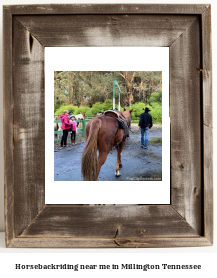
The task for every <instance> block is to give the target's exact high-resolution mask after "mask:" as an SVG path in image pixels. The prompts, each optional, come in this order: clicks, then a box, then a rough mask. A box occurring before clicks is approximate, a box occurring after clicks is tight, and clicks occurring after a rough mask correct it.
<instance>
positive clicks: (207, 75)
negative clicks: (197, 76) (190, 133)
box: [201, 5, 213, 242]
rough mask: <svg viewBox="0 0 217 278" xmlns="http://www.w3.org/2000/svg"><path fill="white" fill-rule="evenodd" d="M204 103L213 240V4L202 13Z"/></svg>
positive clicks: (207, 218) (208, 221)
mask: <svg viewBox="0 0 217 278" xmlns="http://www.w3.org/2000/svg"><path fill="white" fill-rule="evenodd" d="M201 20H202V28H201V29H202V69H201V71H202V78H203V90H202V104H203V114H202V117H201V118H202V121H203V146H202V147H203V160H204V161H203V163H204V174H203V179H204V180H203V182H204V199H203V201H204V234H205V236H206V237H207V239H208V240H209V241H210V242H213V131H212V129H213V114H212V111H213V110H212V109H213V102H212V42H211V38H212V36H211V6H210V5H207V6H206V10H205V11H204V12H203V14H202V18H201Z"/></svg>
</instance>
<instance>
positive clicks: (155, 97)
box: [148, 91, 162, 105]
mask: <svg viewBox="0 0 217 278" xmlns="http://www.w3.org/2000/svg"><path fill="white" fill-rule="evenodd" d="M153 102H157V103H159V104H162V92H161V91H159V92H154V93H152V94H151V96H150V98H149V100H148V103H149V105H152V103H153Z"/></svg>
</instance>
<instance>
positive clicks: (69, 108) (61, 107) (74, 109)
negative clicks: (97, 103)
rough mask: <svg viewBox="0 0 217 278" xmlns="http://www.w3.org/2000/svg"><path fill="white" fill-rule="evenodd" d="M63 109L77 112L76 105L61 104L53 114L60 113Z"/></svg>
mask: <svg viewBox="0 0 217 278" xmlns="http://www.w3.org/2000/svg"><path fill="white" fill-rule="evenodd" d="M64 110H69V111H70V112H71V113H72V114H75V115H76V114H78V113H77V110H78V107H77V106H73V105H64V104H63V105H61V106H60V108H59V109H57V110H56V111H55V112H54V114H55V115H61V114H62V113H63V111H64Z"/></svg>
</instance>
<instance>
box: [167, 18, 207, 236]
mask: <svg viewBox="0 0 217 278" xmlns="http://www.w3.org/2000/svg"><path fill="white" fill-rule="evenodd" d="M199 22H200V21H199V17H198V18H197V19H196V20H195V21H194V22H193V23H192V24H191V26H190V27H189V28H188V29H187V30H186V31H185V32H184V33H183V34H182V35H181V36H180V37H179V38H178V39H177V40H176V41H175V42H174V43H173V44H172V45H171V46H170V120H171V190H172V198H171V205H172V206H173V208H174V209H176V210H177V212H178V213H180V215H181V216H182V217H183V218H184V219H186V221H187V222H188V223H189V225H191V226H192V227H193V228H194V229H195V230H196V231H197V232H198V233H199V234H201V231H202V219H201V213H202V193H201V191H202V188H201V185H202V180H201V169H202V161H201V159H202V153H201V137H202V122H201V111H202V110H201V93H200V92H201V87H200V84H201V79H200V71H199V70H198V69H199V68H200V64H201V54H200V27H199Z"/></svg>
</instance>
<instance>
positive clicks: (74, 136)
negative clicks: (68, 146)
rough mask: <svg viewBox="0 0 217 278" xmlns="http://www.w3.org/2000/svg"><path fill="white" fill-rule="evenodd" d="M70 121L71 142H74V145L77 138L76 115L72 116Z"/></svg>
mask: <svg viewBox="0 0 217 278" xmlns="http://www.w3.org/2000/svg"><path fill="white" fill-rule="evenodd" d="M69 121H70V124H71V125H72V131H71V142H72V145H73V146H74V145H75V144H76V143H75V138H76V122H75V117H74V116H70V120H69ZM73 138H74V139H73Z"/></svg>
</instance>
